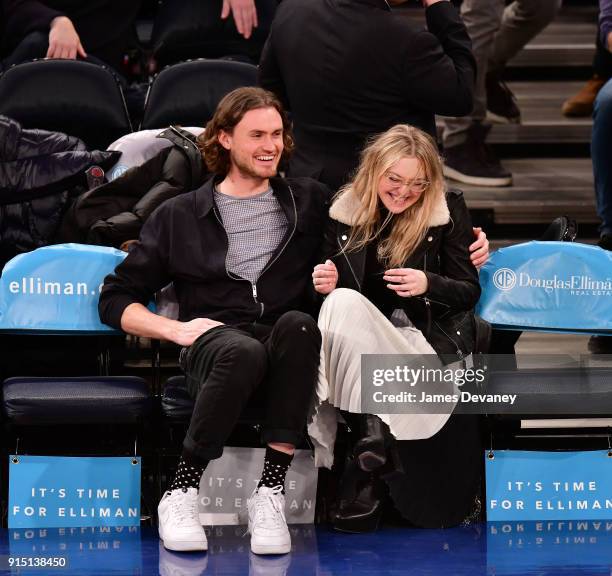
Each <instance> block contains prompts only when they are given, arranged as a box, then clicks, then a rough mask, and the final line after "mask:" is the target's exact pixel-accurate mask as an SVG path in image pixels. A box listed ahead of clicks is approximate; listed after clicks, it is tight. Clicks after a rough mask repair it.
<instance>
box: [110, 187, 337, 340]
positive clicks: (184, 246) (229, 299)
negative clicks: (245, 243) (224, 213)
mask: <svg viewBox="0 0 612 576" xmlns="http://www.w3.org/2000/svg"><path fill="white" fill-rule="evenodd" d="M213 182H214V179H213V178H211V179H209V180H208V181H207V182H206V183H205V184H204V185H203V186H201V187H200V188H198V189H197V190H194V191H192V192H188V193H186V194H182V195H181V196H177V197H175V198H173V199H171V200H168V201H167V202H165V203H164V204H162V205H161V206H160V207H159V208H158V209H157V210H156V211H155V212H154V213H153V214H152V215H151V217H150V218H149V219H148V220H147V221H146V223H145V225H144V226H143V228H142V231H141V235H140V241H139V242H138V243H137V244H135V246H134V247H133V248H132V250H130V253H129V254H128V256H127V258H126V259H125V260H124V261H123V262H122V263H121V264H120V265H119V266H118V267H117V268H116V270H115V273H114V274H111V275H109V276H107V277H106V279H105V282H104V288H103V289H102V293H101V295H100V305H99V311H100V318H101V319H102V321H103V322H104V323H106V324H109V325H110V326H113V327H115V328H120V326H121V316H122V314H123V311H124V310H125V308H126V307H127V306H129V305H130V304H132V303H134V302H139V303H141V304H143V305H146V304H147V303H148V302H149V301H150V300H151V298H152V297H153V295H154V294H155V292H157V291H158V290H160V289H161V288H162V287H164V286H166V285H167V284H169V283H170V282H174V288H175V291H176V296H177V299H178V304H179V320H181V321H189V320H192V319H194V318H210V319H213V320H218V321H220V322H223V323H225V324H241V323H247V322H260V323H262V324H268V325H271V324H273V323H274V322H275V321H276V320H277V319H278V318H279V317H280V316H281V315H282V314H284V313H285V312H288V311H289V310H304V311H310V309H309V306H310V303H311V302H313V301H314V298H312V299H311V298H310V296H311V295H312V277H311V274H312V268H313V266H314V265H315V264H316V263H317V261H318V258H319V257H320V248H321V246H320V245H321V240H322V238H323V233H324V228H325V222H326V219H327V210H328V207H329V190H328V189H327V187H326V186H325V185H323V184H320V183H319V182H315V181H314V180H311V179H309V178H297V179H287V180H285V179H282V178H272V179H270V183H271V185H272V188H273V190H274V193H275V195H276V197H277V198H278V200H279V202H280V204H281V207H282V209H283V211H284V212H285V214H286V216H287V219H288V223H289V229H288V232H287V235H286V236H285V238H284V239H283V241H282V242H281V244H280V246H279V247H278V249H277V250H276V252H275V253H274V255H273V256H272V258H271V260H270V262H269V263H268V264H267V266H266V268H265V269H264V270H263V272H262V273H261V276H260V278H259V280H258V281H257V282H256V283H255V284H251V283H250V282H249V281H248V280H244V279H239V278H236V277H233V276H231V275H230V274H229V273H228V272H227V269H226V265H225V259H226V256H227V248H228V240H227V235H226V233H225V230H224V228H223V226H222V224H221V218H220V216H219V214H218V212H217V210H216V208H215V206H214V202H213Z"/></svg>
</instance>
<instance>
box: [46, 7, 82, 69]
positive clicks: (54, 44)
mask: <svg viewBox="0 0 612 576" xmlns="http://www.w3.org/2000/svg"><path fill="white" fill-rule="evenodd" d="M77 55H78V56H80V57H81V58H87V54H86V53H85V50H84V49H83V46H82V45H81V40H80V38H79V35H78V34H77V31H76V30H75V29H74V25H73V24H72V21H71V20H70V18H67V17H66V16H58V17H57V18H54V19H53V20H51V30H50V31H49V49H48V50H47V56H46V57H47V58H64V59H66V60H76V57H77Z"/></svg>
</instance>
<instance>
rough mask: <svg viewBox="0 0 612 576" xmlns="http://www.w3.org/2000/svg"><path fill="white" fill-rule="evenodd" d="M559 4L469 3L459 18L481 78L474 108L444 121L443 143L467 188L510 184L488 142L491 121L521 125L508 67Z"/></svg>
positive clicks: (449, 166) (453, 173) (450, 169)
mask: <svg viewBox="0 0 612 576" xmlns="http://www.w3.org/2000/svg"><path fill="white" fill-rule="evenodd" d="M559 6H560V0H515V1H514V2H512V3H511V4H510V5H508V6H507V7H504V2H503V1H501V0H494V1H491V0H465V1H464V3H463V4H462V6H461V15H462V17H463V20H464V22H465V25H466V27H467V30H468V33H469V34H470V37H471V39H472V48H473V51H474V56H475V58H476V63H477V68H478V74H477V79H476V87H475V92H474V110H473V112H472V114H471V115H470V116H468V117H465V118H453V119H449V120H447V122H446V126H445V130H444V134H443V141H444V149H445V158H446V161H445V174H446V175H447V176H448V177H450V178H453V179H455V180H458V181H460V182H465V183H467V184H475V185H482V186H508V185H510V184H511V183H512V175H511V174H510V173H509V172H508V171H507V170H506V169H504V167H503V166H502V165H501V163H500V161H499V160H498V158H497V157H496V156H495V154H494V153H493V152H492V150H491V149H490V148H489V147H488V146H486V144H485V140H486V137H487V134H488V131H489V130H490V125H489V124H488V123H487V120H489V121H491V120H494V121H502V122H519V121H520V110H519V109H518V106H517V104H516V100H515V98H514V95H513V94H512V92H511V91H510V90H509V89H508V87H507V86H506V84H505V83H504V82H503V81H502V74H503V70H504V67H505V65H506V63H507V62H508V61H509V60H510V59H511V58H512V57H513V56H515V55H516V54H517V53H518V52H519V51H520V50H521V49H522V48H523V47H524V46H525V44H527V43H528V42H529V41H530V40H531V39H532V38H533V37H534V36H536V35H537V34H538V33H539V32H540V31H541V30H542V29H544V28H545V27H546V26H547V25H548V24H549V23H550V22H551V21H552V19H553V18H554V16H555V14H556V13H557V11H558V9H559Z"/></svg>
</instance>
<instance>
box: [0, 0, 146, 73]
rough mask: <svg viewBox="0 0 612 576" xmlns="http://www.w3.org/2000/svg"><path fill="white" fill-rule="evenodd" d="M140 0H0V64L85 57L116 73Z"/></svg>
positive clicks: (120, 63) (9, 64)
mask: <svg viewBox="0 0 612 576" xmlns="http://www.w3.org/2000/svg"><path fill="white" fill-rule="evenodd" d="M141 1H142V0H123V1H122V2H116V1H115V2H113V1H112V0H88V1H87V2H82V1H79V0H3V3H2V5H3V12H4V18H5V34H4V38H3V41H2V54H3V56H4V57H5V58H4V59H3V61H2V64H3V66H4V67H9V66H11V65H13V64H19V63H20V62H25V61H27V60H32V59H34V58H69V59H73V60H74V59H75V58H87V59H89V60H92V61H94V62H98V63H99V62H100V61H101V62H103V63H105V64H108V65H109V66H112V67H113V68H114V69H115V70H117V71H119V70H121V65H122V62H123V57H124V54H125V51H126V49H127V47H128V44H129V41H130V38H131V35H132V25H133V21H134V18H135V17H136V15H137V13H138V10H139V9H140V5H141Z"/></svg>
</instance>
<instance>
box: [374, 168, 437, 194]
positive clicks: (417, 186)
mask: <svg viewBox="0 0 612 576" xmlns="http://www.w3.org/2000/svg"><path fill="white" fill-rule="evenodd" d="M385 178H386V179H387V182H388V183H389V184H390V185H391V186H394V187H397V188H400V187H406V188H408V190H410V192H412V193H413V194H422V193H423V192H425V190H427V187H428V186H429V184H430V182H429V181H428V180H420V179H418V180H417V179H415V180H403V179H402V178H400V177H399V176H396V175H395V174H392V173H390V172H385Z"/></svg>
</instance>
